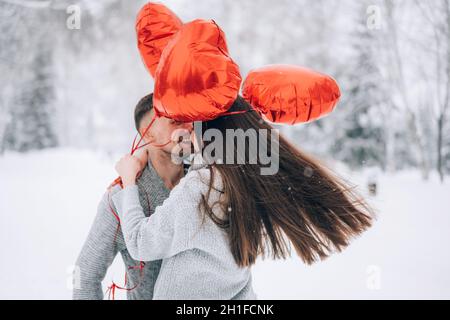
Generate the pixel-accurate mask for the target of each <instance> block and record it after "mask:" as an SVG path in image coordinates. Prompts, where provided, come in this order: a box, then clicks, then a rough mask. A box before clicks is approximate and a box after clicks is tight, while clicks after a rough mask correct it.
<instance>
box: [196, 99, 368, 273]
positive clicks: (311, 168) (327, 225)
mask: <svg viewBox="0 0 450 320" xmlns="http://www.w3.org/2000/svg"><path fill="white" fill-rule="evenodd" d="M241 110H251V106H250V105H249V104H248V103H247V102H246V101H245V100H244V99H243V98H242V97H240V96H238V98H237V99H236V101H235V102H234V104H233V105H232V107H231V108H230V110H229V111H241ZM212 128H214V129H217V130H219V131H220V132H221V133H222V134H223V136H224V137H225V136H226V130H227V129H243V130H244V131H245V130H247V129H251V128H253V129H256V130H258V129H268V130H271V129H273V127H272V126H271V125H269V124H268V123H267V122H265V121H264V120H263V119H262V118H261V117H260V115H259V114H258V113H256V112H252V111H249V112H245V113H241V114H233V115H229V116H223V117H219V118H217V119H214V120H211V121H207V122H205V123H203V132H205V130H207V129H212ZM274 132H275V131H272V134H274ZM260 138H261V136H258V139H260ZM278 141H279V154H278V156H279V158H278V159H279V160H278V161H279V170H278V173H276V174H274V175H261V174H260V168H261V165H260V163H261V162H260V161H259V159H258V164H250V163H249V162H248V161H246V162H245V163H244V164H241V165H238V164H226V163H225V164H220V163H214V164H212V165H211V166H210V170H211V180H210V184H209V191H208V192H207V193H206V194H205V195H204V196H203V199H202V201H201V203H200V207H201V208H203V209H204V211H205V212H206V213H207V214H208V216H209V217H210V218H211V219H212V220H213V221H214V222H215V223H217V224H218V225H219V226H220V227H222V228H224V229H226V230H227V232H228V235H229V238H230V246H231V251H232V253H233V256H234V258H235V260H236V262H237V264H238V265H240V266H250V265H252V264H253V263H255V261H256V258H257V257H258V256H259V255H263V256H266V255H267V254H270V255H271V256H272V257H273V258H274V259H277V258H286V257H287V256H290V255H291V244H292V245H293V246H294V249H295V251H296V253H297V254H298V255H299V256H300V258H301V259H302V260H303V261H304V262H305V263H308V264H311V263H313V262H315V261H317V260H318V259H323V258H326V257H327V256H328V255H329V254H330V253H332V252H333V251H341V250H342V249H343V248H345V247H346V246H347V245H348V244H349V241H350V239H351V238H352V237H354V236H357V235H359V234H360V233H362V232H363V231H364V230H366V229H367V228H368V227H370V226H371V223H372V219H373V218H372V217H373V213H372V210H371V209H370V207H369V206H368V205H367V204H366V203H365V202H364V200H363V199H362V198H361V197H359V196H358V195H357V194H356V193H355V192H354V190H353V189H352V188H351V187H349V185H347V183H346V182H344V180H342V179H340V178H338V177H337V176H335V175H334V174H333V173H332V172H331V171H330V170H329V169H327V168H325V167H324V166H323V165H322V164H321V163H320V162H319V161H317V160H315V159H314V158H312V157H311V156H309V155H306V154H305V153H304V152H302V151H300V150H299V149H298V148H296V147H294V146H293V145H292V144H290V143H289V142H288V141H287V140H286V139H285V138H284V137H283V136H282V135H279V138H278ZM248 142H249V141H248V140H247V141H246V148H245V150H246V151H245V152H246V155H245V156H246V158H245V159H249V155H248V150H249V146H248ZM203 143H204V147H206V146H207V145H208V142H203ZM258 143H259V141H258ZM270 143H273V142H271V139H270V135H269V136H268V137H267V144H268V146H269V147H268V150H270ZM226 147H227V144H226V142H225V139H224V143H223V149H224V151H225V152H226ZM235 149H236V147H235ZM203 150H204V148H203ZM234 154H235V156H238V155H237V152H236V150H234ZM240 156H242V155H240ZM271 156H274V155H271ZM235 163H236V162H235ZM214 169H215V170H216V171H217V172H218V173H219V174H220V176H221V178H222V181H223V190H221V191H222V192H223V195H224V197H221V199H223V200H221V201H220V202H219V203H214V204H212V205H210V204H209V201H208V199H209V197H210V193H211V190H212V188H213V185H214V172H215V170H214ZM217 204H218V205H220V206H221V210H222V211H223V212H224V213H225V216H224V217H222V218H219V217H218V216H216V215H215V214H214V212H213V210H212V207H214V206H215V205H217Z"/></svg>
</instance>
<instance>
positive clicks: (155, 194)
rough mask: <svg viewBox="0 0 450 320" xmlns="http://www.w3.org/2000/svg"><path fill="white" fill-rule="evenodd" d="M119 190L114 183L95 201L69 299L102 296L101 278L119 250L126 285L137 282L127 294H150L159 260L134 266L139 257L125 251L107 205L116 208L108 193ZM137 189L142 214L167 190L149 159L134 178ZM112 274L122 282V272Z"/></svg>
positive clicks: (137, 296) (133, 296)
mask: <svg viewBox="0 0 450 320" xmlns="http://www.w3.org/2000/svg"><path fill="white" fill-rule="evenodd" d="M119 190H120V187H115V188H113V189H112V190H111V191H110V193H109V192H106V193H105V195H104V196H103V198H102V200H101V202H100V204H99V205H98V208H97V215H96V217H95V220H94V223H93V225H92V227H91V230H90V232H89V235H88V237H87V239H86V241H85V243H84V245H83V248H82V250H81V253H80V255H79V256H78V259H77V262H76V266H77V267H78V270H79V276H80V279H79V284H80V287H79V288H75V289H74V290H73V299H77V300H78V299H83V300H87V299H89V300H93V299H96V300H98V299H103V291H102V281H103V279H104V277H105V275H106V271H107V270H108V268H109V266H110V265H111V263H112V262H113V260H114V258H115V257H116V255H117V253H119V252H120V254H121V255H122V259H123V262H124V263H125V268H126V270H127V278H128V281H127V287H128V288H134V287H136V285H137V284H139V285H138V286H137V287H136V288H135V289H133V290H131V291H127V298H128V299H140V300H147V299H152V298H153V289H154V286H155V282H156V278H157V276H158V273H159V270H160V266H161V260H154V261H149V262H146V263H145V266H144V268H143V270H142V271H141V270H139V269H138V268H136V266H139V261H136V260H134V259H133V258H132V257H131V256H130V254H129V253H128V250H127V248H126V246H125V241H124V239H123V235H122V230H121V229H120V228H119V229H118V230H117V226H118V222H117V219H116V218H115V217H114V214H113V212H112V211H111V208H110V205H111V206H112V208H113V209H114V210H115V211H116V212H117V209H116V208H115V207H114V204H113V202H112V199H111V197H112V196H113V195H114V194H115V193H117V192H118V191H119ZM137 190H139V202H140V204H141V206H142V208H143V212H144V213H145V215H146V216H149V215H150V214H153V212H154V209H155V208H156V206H158V205H161V204H162V202H163V201H164V200H165V199H166V198H167V197H168V196H169V192H170V191H169V190H168V189H167V188H166V186H165V185H164V183H163V181H162V180H161V178H160V177H159V175H158V174H157V173H156V171H155V170H154V168H153V166H152V165H151V163H150V162H149V164H148V166H147V167H146V168H145V169H144V171H143V172H142V175H141V176H140V178H139V179H138V181H137ZM147 196H148V199H147ZM148 204H150V207H149V206H148ZM116 276H117V277H116V278H117V279H116V281H117V284H118V285H121V286H122V285H123V275H116Z"/></svg>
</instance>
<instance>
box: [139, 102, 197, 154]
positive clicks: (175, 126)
mask: <svg viewBox="0 0 450 320" xmlns="http://www.w3.org/2000/svg"><path fill="white" fill-rule="evenodd" d="M153 112H154V111H153V110H152V111H150V112H148V113H147V114H146V115H145V116H144V117H143V118H142V120H141V127H140V134H141V135H142V134H143V133H144V131H145V129H146V127H147V126H148V124H149V123H150V121H151V120H152V117H153ZM192 130H193V127H192V122H187V123H183V122H178V121H175V120H172V119H169V118H164V117H158V118H156V119H155V121H154V122H153V124H152V126H151V127H150V129H149V130H148V131H147V133H146V134H145V137H144V139H143V140H144V142H145V143H151V144H152V145H161V144H166V143H167V142H169V143H167V145H165V146H163V147H161V148H160V149H161V150H163V151H164V152H166V153H170V154H174V155H177V156H180V155H181V154H182V155H183V157H185V156H188V155H189V154H190V153H191V140H190V135H191V132H192Z"/></svg>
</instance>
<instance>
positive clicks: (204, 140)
mask: <svg viewBox="0 0 450 320" xmlns="http://www.w3.org/2000/svg"><path fill="white" fill-rule="evenodd" d="M202 125H203V124H202V122H201V121H197V122H194V132H195V137H196V141H195V142H194V144H196V145H197V146H198V147H197V148H198V149H202V153H201V155H202V161H203V162H204V163H206V164H214V163H215V164H230V165H234V164H237V165H240V164H242V165H243V164H254V165H259V166H260V174H261V175H274V174H276V173H278V170H279V132H278V130H277V129H254V128H250V129H247V130H243V129H226V130H225V134H223V132H222V131H220V130H218V129H213V128H210V129H206V130H205V131H203V130H202ZM181 136H183V138H182V140H186V139H189V138H190V133H189V132H188V131H187V130H186V132H185V133H184V134H182V135H181ZM176 148H177V146H176ZM178 148H179V147H178ZM176 151H178V150H176ZM176 151H175V152H173V153H172V154H177V152H176ZM173 160H174V161H179V158H173Z"/></svg>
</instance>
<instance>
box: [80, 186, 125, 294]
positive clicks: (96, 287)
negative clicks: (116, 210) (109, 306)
mask: <svg viewBox="0 0 450 320" xmlns="http://www.w3.org/2000/svg"><path fill="white" fill-rule="evenodd" d="M117 226H118V221H117V219H116V218H115V217H114V215H113V213H112V212H111V211H110V207H109V194H108V192H106V193H105V195H104V196H103V198H102V200H101V201H100V203H99V205H98V208H97V215H96V217H95V220H94V223H93V225H92V226H91V229H90V231H89V235H88V237H87V239H86V241H85V243H84V245H83V248H82V249H81V252H80V254H79V256H78V259H77V262H76V268H77V269H78V272H77V274H78V275H77V276H79V279H75V281H74V282H75V283H76V284H75V286H74V289H73V293H72V298H73V299H74V300H102V299H103V290H102V281H103V279H104V278H105V275H106V272H107V270H108V268H109V267H110V266H111V264H112V262H113V260H114V258H115V256H116V255H117V252H118V248H117V245H116V241H115V240H116V237H120V229H119V232H117Z"/></svg>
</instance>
